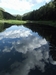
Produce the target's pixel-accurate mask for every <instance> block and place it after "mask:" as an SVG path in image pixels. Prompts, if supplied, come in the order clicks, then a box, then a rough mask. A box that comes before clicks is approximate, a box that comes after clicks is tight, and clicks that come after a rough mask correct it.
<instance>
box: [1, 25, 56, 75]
mask: <svg viewBox="0 0 56 75" xmlns="http://www.w3.org/2000/svg"><path fill="white" fill-rule="evenodd" d="M55 41H56V28H54V27H51V26H45V25H37V24H25V25H24V26H16V25H13V26H12V25H9V24H0V75H53V74H54V75H56V42H55Z"/></svg>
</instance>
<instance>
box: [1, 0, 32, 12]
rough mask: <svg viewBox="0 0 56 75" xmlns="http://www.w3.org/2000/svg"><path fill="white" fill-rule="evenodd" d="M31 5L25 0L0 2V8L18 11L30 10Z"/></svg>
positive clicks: (4, 0)
mask: <svg viewBox="0 0 56 75" xmlns="http://www.w3.org/2000/svg"><path fill="white" fill-rule="evenodd" d="M32 5H33V4H31V3H30V2H28V1H26V0H1V2H0V6H1V7H5V8H9V9H14V10H18V11H25V10H30V9H31V7H32Z"/></svg>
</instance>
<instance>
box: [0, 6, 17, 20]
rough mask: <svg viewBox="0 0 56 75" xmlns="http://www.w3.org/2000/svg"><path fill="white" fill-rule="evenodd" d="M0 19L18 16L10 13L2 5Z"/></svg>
mask: <svg viewBox="0 0 56 75" xmlns="http://www.w3.org/2000/svg"><path fill="white" fill-rule="evenodd" d="M0 19H16V17H15V16H13V15H11V14H9V13H8V12H6V11H5V10H4V9H3V8H1V7H0Z"/></svg>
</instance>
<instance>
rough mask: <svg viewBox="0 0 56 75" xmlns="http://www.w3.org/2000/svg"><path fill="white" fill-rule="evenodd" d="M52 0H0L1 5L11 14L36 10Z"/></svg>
mask: <svg viewBox="0 0 56 75" xmlns="http://www.w3.org/2000/svg"><path fill="white" fill-rule="evenodd" d="M50 1H51V0H0V7H2V8H4V9H5V11H7V12H9V13H11V14H21V15H23V14H24V13H26V12H29V11H32V10H35V9H38V8H40V7H41V6H43V5H45V3H48V2H50Z"/></svg>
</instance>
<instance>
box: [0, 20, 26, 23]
mask: <svg viewBox="0 0 56 75" xmlns="http://www.w3.org/2000/svg"><path fill="white" fill-rule="evenodd" d="M0 23H8V24H25V23H26V21H22V20H0Z"/></svg>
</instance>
